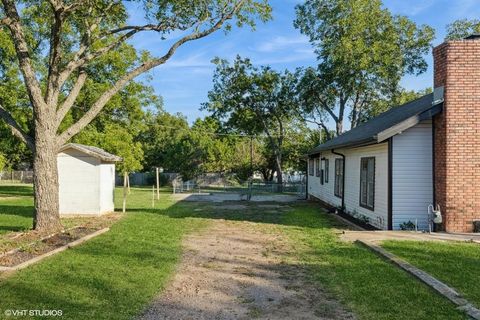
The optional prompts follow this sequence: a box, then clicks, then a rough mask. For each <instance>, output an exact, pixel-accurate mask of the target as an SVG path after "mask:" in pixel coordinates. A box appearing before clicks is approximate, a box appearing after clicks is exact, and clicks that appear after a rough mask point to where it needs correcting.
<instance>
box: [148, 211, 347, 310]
mask: <svg viewBox="0 0 480 320" xmlns="http://www.w3.org/2000/svg"><path fill="white" fill-rule="evenodd" d="M276 231H277V232H276ZM276 231H275V227H274V226H272V225H267V224H256V223H251V222H233V221H225V220H215V221H212V225H211V227H210V228H208V229H207V230H204V231H202V232H201V233H198V234H195V235H191V236H189V237H188V238H186V239H185V241H184V246H185V250H184V255H183V259H182V263H181V264H180V266H179V268H178V270H177V273H176V275H175V276H174V278H173V279H172V282H171V283H170V285H169V286H168V287H167V288H166V290H165V291H164V292H163V293H162V294H161V295H160V296H159V297H157V298H156V299H155V300H154V302H153V303H152V304H151V305H150V306H149V307H148V308H147V309H146V310H145V312H144V313H143V315H142V316H141V317H140V319H252V318H256V319H354V316H353V315H352V314H351V313H349V312H347V311H346V310H345V309H344V308H343V307H342V306H341V305H340V304H339V303H338V302H337V301H335V300H334V299H332V298H331V297H328V296H327V295H326V294H325V293H324V292H323V291H322V290H321V289H320V288H318V286H316V285H313V284H312V283H310V282H309V281H307V277H306V275H305V270H304V269H303V268H302V267H300V266H299V265H298V264H297V263H295V261H293V260H292V257H293V256H295V255H294V253H292V248H291V247H290V246H289V244H288V241H287V240H286V239H285V237H284V236H283V235H282V234H281V232H279V231H278V230H276Z"/></svg>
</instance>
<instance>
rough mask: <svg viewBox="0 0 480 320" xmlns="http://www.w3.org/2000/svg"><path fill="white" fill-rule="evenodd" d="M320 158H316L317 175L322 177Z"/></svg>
mask: <svg viewBox="0 0 480 320" xmlns="http://www.w3.org/2000/svg"><path fill="white" fill-rule="evenodd" d="M320 163H321V162H320V158H315V176H316V177H320Z"/></svg>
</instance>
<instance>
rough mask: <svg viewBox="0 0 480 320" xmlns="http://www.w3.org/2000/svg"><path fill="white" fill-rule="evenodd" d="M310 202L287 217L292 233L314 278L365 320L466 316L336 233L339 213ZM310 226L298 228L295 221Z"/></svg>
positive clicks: (422, 286)
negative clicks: (332, 213)
mask: <svg viewBox="0 0 480 320" xmlns="http://www.w3.org/2000/svg"><path fill="white" fill-rule="evenodd" d="M318 211H319V210H318V208H317V207H316V206H315V207H305V208H302V209H298V210H295V211H293V212H291V213H290V214H289V215H288V216H287V217H286V224H287V225H291V226H290V227H287V228H286V232H287V234H289V236H290V237H291V238H292V239H293V240H294V242H295V243H297V245H298V247H297V248H296V251H297V252H299V254H300V257H301V260H302V261H303V263H305V264H306V266H307V268H308V269H309V270H310V272H311V275H312V279H313V280H314V281H318V282H319V283H323V284H324V285H325V286H326V287H327V288H328V289H329V291H330V292H331V293H332V294H334V295H335V296H336V297H337V298H340V300H341V301H342V302H343V303H344V304H345V305H346V306H348V307H349V308H350V309H351V310H353V311H354V313H356V314H357V315H358V317H359V318H360V319H385V320H387V319H396V320H400V319H465V318H466V317H465V316H464V315H463V314H461V313H459V312H458V311H457V310H456V309H455V308H454V305H453V304H451V303H450V302H449V301H447V300H445V299H444V298H442V297H441V296H439V295H437V294H436V293H434V292H433V291H432V290H431V289H430V288H428V287H427V286H425V285H424V284H422V283H420V282H419V281H417V280H415V279H413V278H412V277H411V276H410V275H407V274H406V273H405V272H403V271H401V270H400V269H398V268H397V267H395V266H393V265H392V264H390V263H388V262H386V261H384V260H383V259H381V258H380V257H378V256H377V255H376V254H374V253H372V252H371V251H369V250H368V249H366V248H365V247H363V246H360V245H357V244H353V243H345V242H342V241H340V240H339V238H338V235H336V234H335V228H336V227H339V225H338V222H336V221H335V220H333V217H331V216H328V215H323V214H318ZM300 222H301V224H302V225H307V226H308V227H294V226H295V225H300Z"/></svg>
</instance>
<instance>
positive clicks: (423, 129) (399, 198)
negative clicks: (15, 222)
mask: <svg viewBox="0 0 480 320" xmlns="http://www.w3.org/2000/svg"><path fill="white" fill-rule="evenodd" d="M432 180H433V176H432V122H431V121H424V122H422V123H419V124H418V125H416V126H414V127H412V128H410V129H408V130H405V131H404V132H403V133H402V134H399V135H396V136H394V137H392V219H393V221H392V222H393V229H394V230H398V229H400V224H401V223H403V222H408V221H411V222H413V223H415V222H417V226H418V228H419V229H421V230H428V211H427V210H428V205H430V204H432V203H433V181H432Z"/></svg>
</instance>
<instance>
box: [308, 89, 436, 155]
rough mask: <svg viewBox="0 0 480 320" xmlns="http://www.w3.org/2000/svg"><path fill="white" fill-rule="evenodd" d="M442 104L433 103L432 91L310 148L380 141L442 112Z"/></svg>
mask: <svg viewBox="0 0 480 320" xmlns="http://www.w3.org/2000/svg"><path fill="white" fill-rule="evenodd" d="M442 108H443V103H439V104H435V105H434V104H433V93H430V94H427V95H425V96H423V97H420V98H418V99H416V100H413V101H411V102H408V103H406V104H403V105H400V106H397V107H394V108H392V109H390V110H388V111H386V112H384V113H382V114H380V115H378V116H377V117H375V118H373V119H371V120H369V121H367V122H365V123H362V124H360V125H359V126H357V127H355V128H353V129H352V130H350V131H347V132H345V133H343V134H342V135H339V136H338V137H335V138H333V139H331V140H329V141H327V142H325V143H323V144H321V145H319V146H317V147H315V148H313V149H312V150H310V152H309V153H308V154H309V155H314V154H318V153H319V152H321V151H326V150H331V149H337V148H347V147H356V146H362V145H368V144H374V143H379V142H382V141H385V140H386V139H388V138H390V137H392V136H394V135H396V134H398V133H400V132H402V131H404V130H406V129H408V128H410V127H413V126H414V125H416V124H418V123H419V122H420V121H423V120H428V119H431V118H432V117H433V116H434V115H435V114H438V113H440V112H441V111H442Z"/></svg>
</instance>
